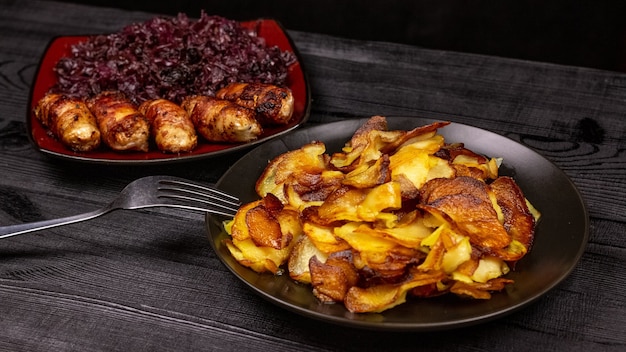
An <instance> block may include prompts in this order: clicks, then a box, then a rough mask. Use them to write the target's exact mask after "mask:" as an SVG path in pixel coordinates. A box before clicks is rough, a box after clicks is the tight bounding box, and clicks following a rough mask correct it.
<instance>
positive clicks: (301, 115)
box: [26, 19, 311, 164]
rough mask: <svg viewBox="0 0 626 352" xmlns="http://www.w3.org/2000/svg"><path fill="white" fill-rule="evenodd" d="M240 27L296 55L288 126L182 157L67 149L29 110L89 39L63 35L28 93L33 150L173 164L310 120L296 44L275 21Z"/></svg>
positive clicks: (237, 146) (104, 159)
mask: <svg viewBox="0 0 626 352" xmlns="http://www.w3.org/2000/svg"><path fill="white" fill-rule="evenodd" d="M242 25H243V26H244V27H246V28H256V29H257V33H258V35H259V37H262V38H264V39H265V41H266V43H267V45H269V46H274V45H276V46H278V47H279V48H280V49H281V50H283V51H285V50H289V51H292V52H293V53H294V54H295V55H296V59H297V62H296V63H294V64H292V65H291V66H290V67H289V71H288V79H287V82H288V87H289V88H290V89H291V90H292V92H293V95H294V100H295V106H294V117H293V118H292V120H291V122H290V123H289V124H287V125H285V126H279V127H266V128H264V132H263V134H262V135H261V137H260V138H259V139H258V140H256V141H254V142H250V143H243V144H221V143H209V142H206V141H203V140H199V142H198V147H196V149H194V150H193V151H192V152H190V153H184V154H166V153H163V152H160V151H158V150H151V151H149V152H146V153H144V152H114V151H112V150H109V149H106V147H101V148H100V149H98V150H96V151H92V152H88V153H79V152H74V151H72V150H69V149H67V148H66V147H65V146H63V145H62V144H61V143H60V142H59V141H58V140H56V139H55V138H54V137H52V136H51V135H50V134H49V133H48V131H47V130H46V129H45V128H44V127H43V126H42V125H41V124H40V123H39V121H37V119H36V118H35V116H34V114H33V113H32V109H33V107H34V106H35V105H36V104H37V102H38V101H39V99H41V98H42V97H43V96H44V95H45V94H46V92H47V91H48V90H49V89H50V88H51V87H52V86H53V85H54V84H55V83H56V80H57V77H56V75H55V74H54V72H53V67H54V66H55V65H56V63H57V62H58V61H59V59H60V58H62V57H64V56H68V55H69V52H70V49H71V46H72V45H74V44H76V43H78V42H81V41H84V40H86V39H87V38H88V36H64V37H57V38H55V39H53V40H52V41H51V42H50V44H49V45H48V48H47V50H46V52H45V53H44V55H43V58H42V59H41V62H40V64H39V69H38V72H37V76H36V78H35V82H34V85H33V88H32V91H31V97H30V103H29V105H28V113H27V119H26V120H27V122H28V128H29V130H30V131H31V137H32V141H33V143H34V145H35V147H36V148H37V149H39V150H40V151H41V152H43V153H45V154H49V155H52V156H56V157H61V158H65V159H70V160H77V161H84V162H95V163H119V164H143V163H162V162H176V161H187V160H193V159H201V158H208V157H213V156H217V155H222V154H225V153H230V152H234V151H237V150H241V149H245V148H249V147H251V146H254V145H257V144H260V143H262V142H265V141H267V140H270V139H273V138H276V137H278V136H281V135H283V134H285V133H287V132H289V131H291V130H293V129H295V128H297V127H298V126H300V125H301V124H303V123H304V122H306V120H307V119H308V117H309V111H310V100H311V96H310V89H309V84H308V81H307V79H306V75H305V73H304V70H303V68H302V60H301V58H300V55H299V53H298V51H297V50H296V47H295V45H294V44H293V42H292V40H291V38H290V37H289V36H288V34H287V33H286V32H285V30H284V29H283V28H282V26H281V25H280V24H279V23H278V22H276V21H274V20H269V19H261V20H256V21H248V22H242Z"/></svg>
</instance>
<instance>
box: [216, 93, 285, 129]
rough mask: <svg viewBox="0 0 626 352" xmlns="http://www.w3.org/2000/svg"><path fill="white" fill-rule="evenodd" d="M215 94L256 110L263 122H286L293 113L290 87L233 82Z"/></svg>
mask: <svg viewBox="0 0 626 352" xmlns="http://www.w3.org/2000/svg"><path fill="white" fill-rule="evenodd" d="M215 96H216V97H217V98H220V99H226V100H230V101H233V102H235V103H237V104H239V105H241V106H244V107H246V108H248V109H252V110H254V111H255V112H256V113H257V114H258V115H259V116H258V117H259V119H260V120H261V122H262V123H267V124H279V125H282V124H286V123H288V122H289V120H291V116H292V115H293V110H294V98H293V94H292V92H291V90H290V89H289V88H283V87H278V86H275V85H271V84H264V83H231V84H229V85H227V86H226V87H224V88H222V89H220V90H219V91H217V93H216V95H215Z"/></svg>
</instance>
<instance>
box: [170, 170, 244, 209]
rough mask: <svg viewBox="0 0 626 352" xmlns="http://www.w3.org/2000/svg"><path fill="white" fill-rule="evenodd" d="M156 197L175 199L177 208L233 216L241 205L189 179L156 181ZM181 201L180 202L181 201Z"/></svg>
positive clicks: (213, 189)
mask: <svg viewBox="0 0 626 352" xmlns="http://www.w3.org/2000/svg"><path fill="white" fill-rule="evenodd" d="M158 191H159V192H158V197H159V198H166V199H175V200H176V204H169V205H171V206H176V207H178V208H184V209H190V210H197V211H204V212H209V213H213V214H217V215H224V216H234V215H235V213H237V210H238V209H239V206H240V205H241V202H239V199H238V198H237V197H234V196H232V195H230V194H228V193H225V192H223V191H220V190H218V189H217V188H215V187H212V186H209V185H202V184H198V183H195V182H192V181H189V180H184V179H175V178H167V179H161V180H159V181H158ZM181 201H182V202H181Z"/></svg>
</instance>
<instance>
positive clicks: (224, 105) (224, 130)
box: [182, 96, 263, 142]
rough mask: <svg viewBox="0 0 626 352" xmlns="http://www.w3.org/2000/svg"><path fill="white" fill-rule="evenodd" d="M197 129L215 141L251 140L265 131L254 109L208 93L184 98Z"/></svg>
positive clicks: (203, 135)
mask: <svg viewBox="0 0 626 352" xmlns="http://www.w3.org/2000/svg"><path fill="white" fill-rule="evenodd" d="M182 107H183V109H185V110H186V111H187V113H188V114H189V117H190V118H191V121H192V122H193V124H194V126H195V127H196V131H197V132H198V134H200V135H201V136H202V137H204V138H205V139H206V140H208V141H211V142H250V141H253V140H255V139H257V138H258V136H259V135H260V134H261V133H262V132H263V129H262V128H261V124H260V123H259V122H258V121H257V120H256V118H255V115H256V114H255V112H254V111H253V110H250V109H247V108H244V107H242V106H239V105H237V104H235V103H233V102H230V101H228V100H223V99H217V98H213V97H208V96H192V97H188V98H186V99H184V100H183V102H182Z"/></svg>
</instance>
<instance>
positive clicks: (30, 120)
mask: <svg viewBox="0 0 626 352" xmlns="http://www.w3.org/2000/svg"><path fill="white" fill-rule="evenodd" d="M237 22H239V23H242V24H247V25H249V26H259V25H260V24H261V23H270V24H272V25H274V26H276V28H278V29H279V30H280V33H281V34H282V35H283V36H284V39H285V40H287V43H288V44H289V46H290V50H291V51H292V52H293V54H294V56H295V57H296V61H297V63H298V65H299V71H300V72H299V73H300V74H301V75H302V84H303V87H304V101H303V103H304V108H303V110H302V117H301V118H300V119H299V121H298V122H297V123H295V124H294V125H293V126H291V127H288V128H285V129H284V130H281V131H278V132H276V133H274V134H271V135H269V136H265V137H263V138H259V139H257V140H255V141H252V142H247V143H243V144H236V145H233V146H231V147H228V148H224V149H219V150H215V151H210V152H206V153H199V154H188V155H187V154H178V155H173V154H172V155H171V156H166V157H164V158H155V159H150V158H146V159H141V158H136V159H124V158H122V159H115V158H93V157H89V155H88V154H87V153H80V154H79V153H76V154H73V155H72V154H70V153H72V152H71V151H68V153H67V154H65V153H60V152H57V151H54V150H50V149H47V148H43V147H42V146H40V145H39V144H38V143H37V141H36V140H35V138H34V136H33V124H34V123H37V121H35V117H34V116H33V112H32V110H33V107H34V104H35V102H34V101H33V98H34V95H35V90H36V89H37V87H38V82H37V81H38V78H39V75H40V72H41V70H42V64H43V62H44V60H45V59H46V56H47V55H49V51H50V48H51V47H52V46H53V45H54V44H55V43H56V42H57V41H59V40H63V39H68V38H77V39H78V38H88V37H90V36H94V35H103V34H104V35H106V34H109V33H92V34H74V35H56V36H54V37H52V38H51V39H50V40H49V41H48V43H47V44H46V46H45V49H44V52H43V54H42V55H41V57H40V59H39V62H38V64H37V69H36V71H35V75H34V77H33V81H32V84H31V86H30V89H29V97H28V103H27V106H26V113H25V116H26V128H27V131H28V133H27V135H28V139H29V141H30V143H31V145H32V146H33V148H35V149H36V150H37V151H38V152H40V153H42V154H43V155H46V156H49V157H52V158H54V159H60V160H65V161H73V162H78V163H82V164H96V165H124V166H136V165H159V164H174V163H183V162H189V161H197V160H203V159H209V158H216V157H219V156H223V155H227V154H231V153H236V152H240V151H245V150H249V149H252V148H254V147H256V146H259V145H261V144H263V143H265V142H267V141H270V140H273V139H275V138H279V137H281V136H284V135H286V134H288V133H291V132H292V131H294V130H296V129H298V128H299V127H300V126H302V125H303V124H305V123H306V122H307V121H308V120H309V118H310V115H311V85H310V82H309V78H308V74H307V71H306V69H305V65H304V62H303V61H304V60H302V55H301V54H300V51H299V49H298V47H297V46H296V45H295V42H294V41H293V38H292V37H291V36H290V35H289V33H288V32H287V30H286V29H285V27H284V26H283V25H282V23H281V22H280V21H278V20H276V19H273V18H269V17H260V18H257V19H251V20H244V21H237ZM283 50H284V49H283ZM46 133H49V131H46ZM50 138H54V137H52V136H50ZM111 153H113V152H112V151H111ZM137 155H138V156H141V155H142V154H140V153H138V154H137ZM166 155H167V154H166Z"/></svg>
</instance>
